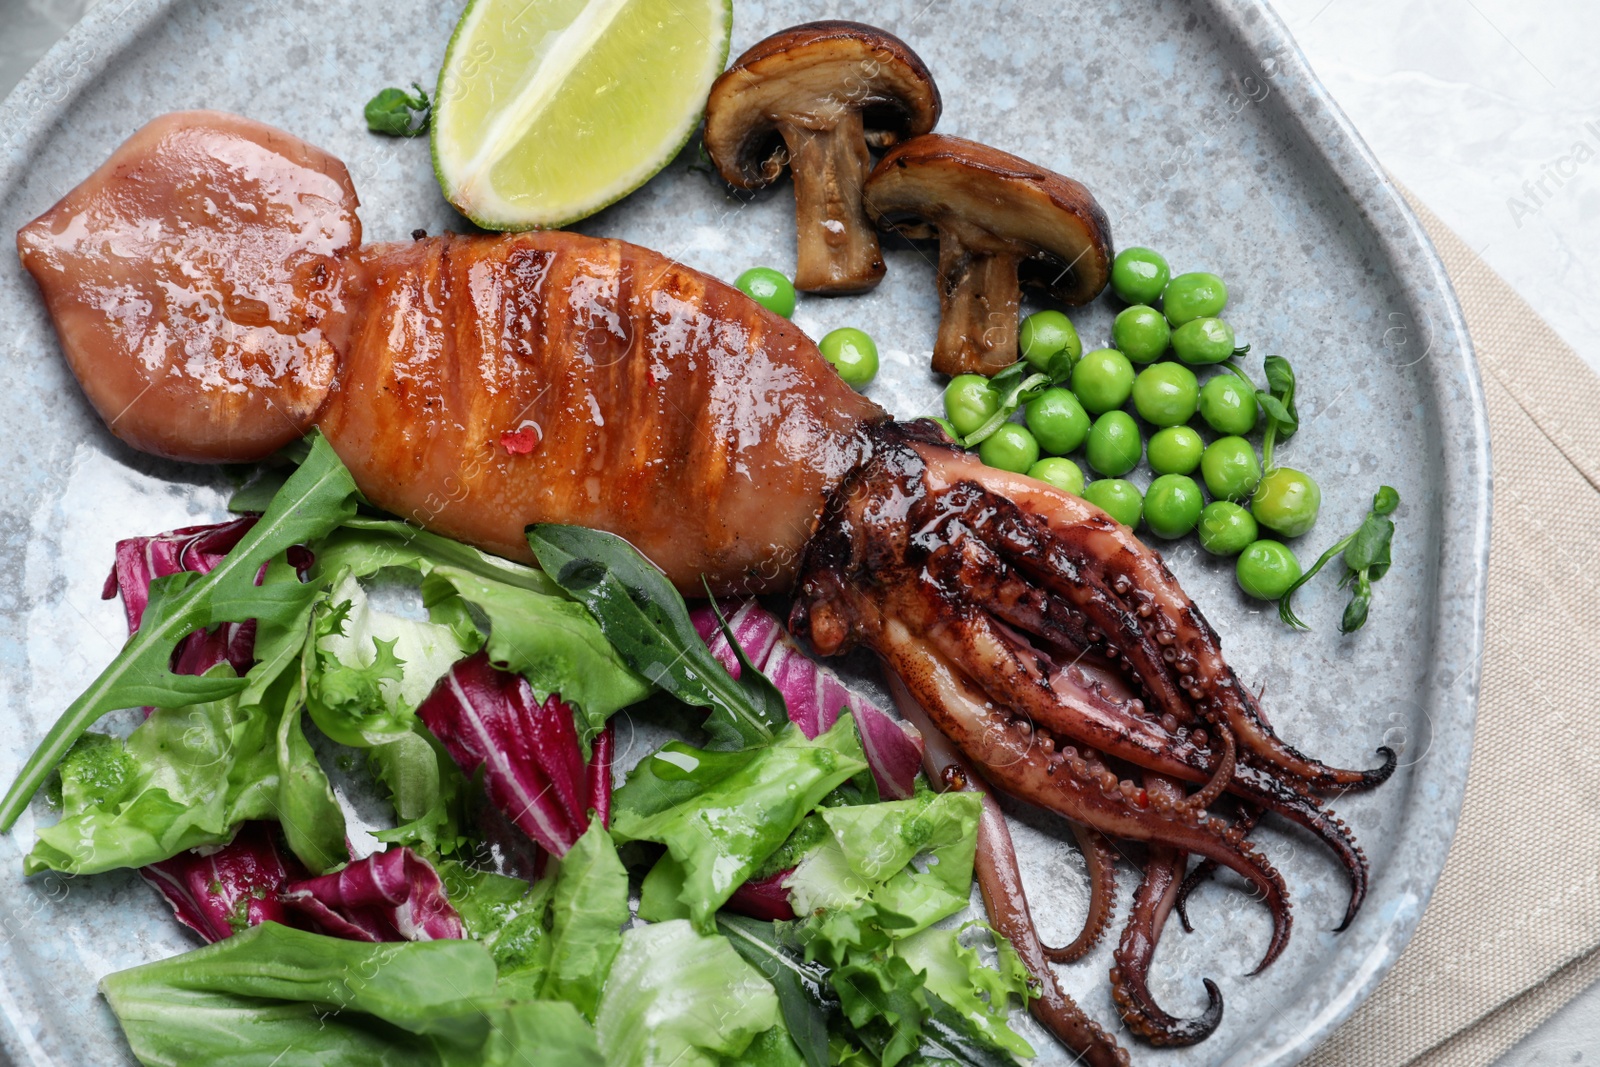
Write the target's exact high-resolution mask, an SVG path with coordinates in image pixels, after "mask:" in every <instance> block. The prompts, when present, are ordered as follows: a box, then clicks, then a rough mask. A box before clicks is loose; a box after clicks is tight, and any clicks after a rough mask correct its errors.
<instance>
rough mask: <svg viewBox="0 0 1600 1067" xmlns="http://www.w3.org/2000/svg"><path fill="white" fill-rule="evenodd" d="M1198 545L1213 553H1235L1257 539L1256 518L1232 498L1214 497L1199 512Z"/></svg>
mask: <svg viewBox="0 0 1600 1067" xmlns="http://www.w3.org/2000/svg"><path fill="white" fill-rule="evenodd" d="M1199 532H1200V547H1201V548H1203V549H1205V550H1206V551H1207V552H1209V553H1211V554H1212V555H1213V556H1236V555H1238V554H1239V553H1240V552H1242V551H1244V547H1245V546H1246V545H1248V544H1249V543H1250V542H1252V541H1254V540H1255V539H1256V535H1257V533H1258V532H1259V531H1258V529H1257V527H1256V518H1255V516H1254V515H1252V514H1250V513H1249V512H1248V511H1246V510H1245V509H1244V508H1242V507H1240V506H1239V505H1238V504H1235V503H1234V502H1233V501H1231V500H1213V501H1212V502H1211V503H1209V504H1207V505H1206V509H1205V510H1204V511H1202V512H1201V513H1200V525H1199Z"/></svg>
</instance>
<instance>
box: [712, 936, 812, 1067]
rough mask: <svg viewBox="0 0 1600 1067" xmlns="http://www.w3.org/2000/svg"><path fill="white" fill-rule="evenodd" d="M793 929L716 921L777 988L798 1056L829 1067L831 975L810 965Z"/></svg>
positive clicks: (750, 961)
mask: <svg viewBox="0 0 1600 1067" xmlns="http://www.w3.org/2000/svg"><path fill="white" fill-rule="evenodd" d="M789 926H790V924H788V923H770V922H761V921H759V920H757V919H751V918H748V917H746V916H743V915H733V914H731V913H727V912H724V913H722V914H720V915H718V916H717V929H719V930H720V931H722V935H723V936H724V937H726V938H727V939H728V944H730V945H732V946H733V950H734V951H735V952H737V953H738V954H739V955H741V956H743V957H744V959H745V962H747V963H749V964H750V965H751V966H752V967H754V968H755V969H756V970H757V971H759V972H761V976H762V977H763V978H765V979H766V980H767V981H768V982H771V983H772V989H773V992H775V993H777V995H778V1010H779V1011H780V1012H781V1013H782V1015H783V1023H784V1028H785V1030H786V1031H787V1034H786V1035H785V1036H786V1037H787V1038H788V1039H789V1044H790V1045H791V1046H793V1048H794V1052H795V1055H796V1056H797V1057H799V1058H800V1059H801V1060H802V1061H803V1062H804V1063H805V1064H806V1065H807V1067H828V1064H829V1055H828V1017H829V1016H830V1015H831V1014H832V1013H833V1012H834V1011H836V1010H837V1009H838V1004H837V1001H836V998H835V997H834V996H833V993H832V990H831V989H830V987H829V985H828V976H827V972H826V970H825V969H824V968H822V967H819V966H817V965H816V964H813V963H807V962H806V961H805V960H804V959H802V958H801V956H800V952H799V946H798V945H797V944H791V943H789V941H788V939H787V933H788V927H789ZM780 1051H781V1050H780Z"/></svg>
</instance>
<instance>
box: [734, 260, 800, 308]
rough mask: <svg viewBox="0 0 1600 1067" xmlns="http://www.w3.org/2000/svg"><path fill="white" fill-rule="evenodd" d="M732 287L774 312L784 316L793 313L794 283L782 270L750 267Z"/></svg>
mask: <svg viewBox="0 0 1600 1067" xmlns="http://www.w3.org/2000/svg"><path fill="white" fill-rule="evenodd" d="M733 287H734V288H735V289H737V290H739V291H740V292H741V293H743V294H744V295H745V296H748V297H749V298H750V299H752V300H754V301H755V302H756V303H758V304H760V305H761V306H762V307H764V308H766V309H767V310H768V311H770V312H773V313H774V314H777V315H782V316H783V317H784V318H788V317H789V316H790V315H793V314H794V283H793V282H791V281H790V280H789V279H788V278H786V277H784V275H783V272H782V271H777V270H773V269H772V268H771V267H751V268H750V269H749V270H747V271H745V272H744V273H743V274H741V275H739V277H738V278H737V279H736V280H735V281H734V283H733Z"/></svg>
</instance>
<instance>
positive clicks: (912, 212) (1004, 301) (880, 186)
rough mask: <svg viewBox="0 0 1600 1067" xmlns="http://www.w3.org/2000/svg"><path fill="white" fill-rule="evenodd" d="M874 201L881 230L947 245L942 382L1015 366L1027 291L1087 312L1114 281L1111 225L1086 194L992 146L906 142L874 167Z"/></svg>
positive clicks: (870, 200)
mask: <svg viewBox="0 0 1600 1067" xmlns="http://www.w3.org/2000/svg"><path fill="white" fill-rule="evenodd" d="M865 201H866V206H867V213H868V214H869V215H870V216H871V218H872V220H873V221H874V222H876V223H877V224H878V225H879V226H881V227H884V228H894V229H897V230H899V231H900V232H901V233H904V234H905V235H906V236H908V237H913V238H927V237H937V238H938V239H939V307H940V319H939V338H938V340H937V342H935V344H934V349H933V368H934V370H937V371H940V372H942V373H944V374H967V373H977V374H990V375H992V374H995V373H997V372H999V371H1001V370H1003V369H1005V368H1006V367H1007V366H1009V365H1010V364H1012V363H1015V362H1016V360H1017V304H1018V301H1019V299H1020V297H1021V290H1020V285H1021V284H1024V283H1025V284H1028V285H1033V286H1038V287H1040V288H1043V289H1046V290H1048V291H1049V292H1050V294H1051V295H1052V296H1054V297H1055V298H1056V299H1057V300H1060V301H1061V302H1063V303H1066V304H1084V303H1088V302H1089V301H1090V300H1092V299H1094V297H1095V296H1096V295H1097V294H1098V293H1099V292H1100V290H1101V289H1104V288H1105V285H1106V282H1107V280H1108V279H1109V278H1110V276H1111V255H1112V253H1111V224H1110V223H1109V222H1108V221H1107V220H1106V213H1105V212H1104V211H1103V210H1101V208H1100V205H1099V204H1097V203H1096V202H1095V199H1094V197H1093V196H1091V195H1090V193H1089V190H1087V189H1085V188H1084V187H1083V186H1082V185H1080V184H1078V183H1077V182H1075V181H1073V180H1072V179H1071V178H1063V177H1062V176H1061V175H1059V174H1053V173H1051V172H1050V171H1047V170H1045V169H1044V168H1042V167H1037V166H1034V165H1033V164H1032V163H1029V162H1027V161H1026V160H1023V159H1018V158H1017V157H1016V156H1013V155H1008V154H1007V153H1005V152H1001V151H999V150H998V149H994V148H990V147H989V146H988V145H981V144H978V143H976V142H974V141H967V140H963V139H962V138H960V137H947V136H944V135H942V134H928V135H926V136H923V137H916V138H913V139H911V140H909V141H906V142H905V143H903V144H900V145H898V146H896V147H895V148H893V149H891V150H890V151H889V153H888V154H887V155H885V156H884V157H883V159H882V160H880V161H879V163H878V165H877V167H876V168H874V169H873V171H872V175H871V176H870V177H869V178H868V179H867V184H866V189H865Z"/></svg>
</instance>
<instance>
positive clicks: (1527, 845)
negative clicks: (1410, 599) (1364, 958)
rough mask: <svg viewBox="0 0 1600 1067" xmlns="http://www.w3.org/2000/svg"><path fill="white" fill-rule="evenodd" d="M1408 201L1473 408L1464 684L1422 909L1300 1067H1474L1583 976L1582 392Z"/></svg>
mask: <svg viewBox="0 0 1600 1067" xmlns="http://www.w3.org/2000/svg"><path fill="white" fill-rule="evenodd" d="M1412 206H1413V207H1414V208H1415V210H1416V212H1417V215H1418V217H1419V218H1420V219H1421V220H1422V223H1423V226H1424V227H1425V228H1426V229H1427V231H1428V234H1429V235H1430V236H1431V237H1432V238H1433V242H1434V245H1435V246H1436V247H1437V248H1438V251H1439V255H1440V257H1441V258H1442V259H1443V260H1444V265H1445V269H1446V270H1447V271H1449V273H1450V278H1451V281H1453V282H1454V283H1455V288H1456V294H1457V296H1459V297H1460V299H1461V309H1462V311H1463V312H1464V314H1465V316H1466V320H1467V329H1468V330H1469V331H1470V332H1471V334H1472V339H1473V343H1474V345H1475V346H1476V348H1477V354H1478V366H1479V368H1480V369H1481V371H1482V373H1483V387H1484V392H1485V394H1486V395H1487V397H1488V408H1489V432H1490V440H1491V444H1492V447H1493V449H1494V523H1493V530H1492V534H1491V544H1490V550H1489V618H1488V633H1487V641H1486V644H1485V650H1484V662H1483V689H1482V695H1481V698H1480V702H1479V707H1478V727H1477V737H1476V741H1475V743H1474V745H1473V750H1472V767H1471V770H1470V772H1469V774H1468V778H1467V791H1466V800H1465V803H1464V805H1463V807H1462V811H1461V824H1460V828H1459V829H1458V830H1457V833H1456V838H1455V843H1454V844H1453V845H1452V846H1451V849H1450V856H1449V858H1448V859H1447V860H1446V861H1445V867H1444V874H1443V876H1442V877H1441V878H1440V880H1439V887H1438V889H1437V891H1436V892H1435V894H1434V897H1433V901H1432V903H1431V904H1430V905H1429V907H1428V910H1427V913H1426V914H1425V915H1424V916H1423V918H1422V922H1421V925H1419V926H1418V928H1417V933H1416V936H1415V938H1414V939H1413V940H1412V942H1411V944H1410V946H1409V947H1407V949H1406V951H1405V953H1404V954H1403V955H1401V957H1400V960H1399V962H1398V963H1397V964H1396V965H1395V968H1394V970H1393V971H1392V972H1390V974H1389V976H1388V977H1387V978H1386V979H1385V980H1384V981H1383V983H1382V984H1381V985H1380V986H1379V987H1378V989H1377V991H1376V992H1375V993H1374V994H1373V995H1372V997H1371V998H1370V999H1369V1000H1368V1001H1367V1002H1366V1003H1365V1004H1363V1005H1362V1006H1361V1008H1360V1009H1359V1010H1357V1012H1356V1013H1355V1015H1354V1016H1352V1017H1351V1018H1350V1020H1349V1021H1348V1022H1346V1023H1345V1024H1344V1026H1342V1027H1340V1028H1339V1029H1338V1030H1337V1031H1335V1032H1334V1034H1333V1035H1332V1036H1331V1037H1330V1038H1329V1039H1328V1040H1327V1041H1326V1042H1325V1043H1324V1044H1323V1045H1322V1046H1321V1047H1319V1048H1318V1049H1317V1051H1316V1052H1315V1053H1313V1054H1312V1056H1311V1058H1310V1059H1309V1060H1307V1061H1306V1062H1307V1065H1308V1067H1358V1065H1359V1067H1399V1065H1401V1064H1412V1065H1414V1067H1484V1065H1487V1064H1490V1063H1492V1062H1493V1061H1494V1060H1495V1059H1496V1058H1497V1057H1498V1056H1500V1055H1501V1054H1502V1053H1504V1052H1505V1051H1506V1050H1507V1049H1509V1048H1510V1047H1511V1046H1512V1045H1514V1044H1515V1043H1516V1042H1517V1041H1518V1040H1519V1039H1520V1038H1521V1037H1523V1036H1524V1035H1525V1034H1527V1033H1528V1032H1529V1031H1531V1030H1532V1029H1534V1027H1536V1026H1538V1025H1539V1024H1540V1023H1541V1022H1543V1021H1544V1020H1545V1019H1547V1018H1549V1017H1550V1015H1551V1014H1553V1013H1554V1012H1555V1011H1556V1009H1557V1008H1559V1007H1561V1005H1563V1004H1565V1003H1566V1002H1567V1001H1568V1000H1570V999H1571V998H1572V997H1574V996H1576V995H1577V994H1578V993H1579V992H1581V991H1582V990H1583V989H1584V988H1585V987H1586V986H1587V985H1589V984H1590V983H1591V982H1594V981H1595V980H1597V979H1600V773H1596V763H1597V760H1600V566H1597V565H1596V560H1595V553H1596V549H1597V548H1600V378H1597V377H1596V376H1595V375H1594V374H1593V373H1592V372H1591V371H1590V370H1589V368H1588V367H1587V366H1586V365H1585V364H1584V363H1583V361H1582V360H1580V359H1579V358H1578V356H1577V354H1576V353H1574V352H1573V351H1572V349H1571V348H1569V347H1568V346H1567V345H1566V344H1565V343H1564V342H1563V341H1562V340H1561V339H1560V338H1559V337H1557V336H1556V334H1555V331H1554V330H1552V329H1551V328H1550V327H1549V326H1548V325H1546V324H1545V323H1544V321H1543V320H1541V319H1540V318H1539V316H1538V315H1537V314H1535V313H1534V311H1533V309H1532V308H1530V307H1529V306H1528V305H1527V304H1526V303H1525V302H1524V301H1523V300H1522V299H1521V298H1520V297H1518V296H1517V295H1516V293H1514V292H1513V291H1512V289H1511V287H1510V286H1509V285H1507V284H1506V283H1505V282H1504V281H1503V280H1501V278H1500V277H1499V276H1497V275H1496V274H1495V273H1494V272H1493V271H1492V270H1490V269H1489V267H1488V265H1487V264H1485V263H1484V262H1483V260H1482V259H1480V258H1479V257H1478V256H1477V255H1476V254H1475V253H1474V252H1473V251H1472V250H1471V249H1470V248H1468V247H1467V245H1466V244H1465V243H1464V242H1463V241H1462V240H1461V239H1460V238H1459V237H1457V236H1456V235H1455V234H1454V233H1452V232H1451V231H1450V230H1449V229H1448V228H1447V227H1446V226H1445V225H1444V224H1443V223H1442V222H1440V221H1439V219H1438V218H1437V217H1436V216H1434V215H1433V213H1432V212H1430V211H1429V210H1428V209H1427V208H1426V207H1423V206H1422V205H1421V204H1419V203H1417V202H1416V201H1415V200H1413V201H1412ZM1596 1044H1597V1045H1600V1035H1596Z"/></svg>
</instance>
